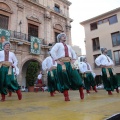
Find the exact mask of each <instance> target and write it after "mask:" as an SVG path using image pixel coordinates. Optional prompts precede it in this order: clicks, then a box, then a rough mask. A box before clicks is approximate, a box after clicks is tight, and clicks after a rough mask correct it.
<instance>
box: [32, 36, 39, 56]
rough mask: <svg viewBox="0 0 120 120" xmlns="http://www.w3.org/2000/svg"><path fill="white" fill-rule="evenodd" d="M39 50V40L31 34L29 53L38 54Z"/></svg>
mask: <svg viewBox="0 0 120 120" xmlns="http://www.w3.org/2000/svg"><path fill="white" fill-rule="evenodd" d="M40 50H41V40H40V39H39V38H37V37H33V36H31V53H32V54H36V55H39V54H40Z"/></svg>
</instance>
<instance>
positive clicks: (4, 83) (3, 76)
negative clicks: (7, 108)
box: [0, 41, 22, 101]
mask: <svg viewBox="0 0 120 120" xmlns="http://www.w3.org/2000/svg"><path fill="white" fill-rule="evenodd" d="M3 48H4V50H2V51H0V93H1V96H2V99H1V101H5V95H6V94H7V89H8V90H12V91H16V93H17V95H18V99H19V100H21V99H22V94H21V91H20V86H19V85H18V83H17V80H15V77H14V73H13V68H16V67H17V64H18V60H17V58H16V56H15V54H14V53H13V52H10V42H9V41H6V42H4V43H3Z"/></svg>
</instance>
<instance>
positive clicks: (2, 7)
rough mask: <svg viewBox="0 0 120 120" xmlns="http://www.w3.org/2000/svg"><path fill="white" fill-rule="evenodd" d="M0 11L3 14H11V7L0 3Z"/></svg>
mask: <svg viewBox="0 0 120 120" xmlns="http://www.w3.org/2000/svg"><path fill="white" fill-rule="evenodd" d="M0 10H2V11H5V12H9V13H13V12H12V7H11V6H10V5H8V4H6V3H4V2H0Z"/></svg>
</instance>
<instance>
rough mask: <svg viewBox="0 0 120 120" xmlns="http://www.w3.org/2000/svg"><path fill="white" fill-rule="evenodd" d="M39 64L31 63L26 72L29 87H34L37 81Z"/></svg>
mask: <svg viewBox="0 0 120 120" xmlns="http://www.w3.org/2000/svg"><path fill="white" fill-rule="evenodd" d="M38 67H39V64H38V63H37V62H30V63H29V65H28V67H27V71H26V82H27V86H34V83H35V81H36V79H37V73H38V70H39V68H38Z"/></svg>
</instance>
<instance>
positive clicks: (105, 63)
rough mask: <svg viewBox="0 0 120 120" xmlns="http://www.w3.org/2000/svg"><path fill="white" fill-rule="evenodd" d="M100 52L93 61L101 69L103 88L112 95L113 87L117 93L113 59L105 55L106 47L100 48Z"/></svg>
mask: <svg viewBox="0 0 120 120" xmlns="http://www.w3.org/2000/svg"><path fill="white" fill-rule="evenodd" d="M101 52H102V54H101V55H99V56H98V57H97V58H96V59H95V63H96V65H97V66H100V67H101V69H102V80H103V85H104V88H105V90H106V91H108V95H112V92H111V91H113V90H114V89H116V92H117V93H119V89H118V87H119V86H118V80H117V78H116V75H115V71H114V69H113V67H114V64H113V61H112V60H111V58H110V57H109V56H107V48H101Z"/></svg>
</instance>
